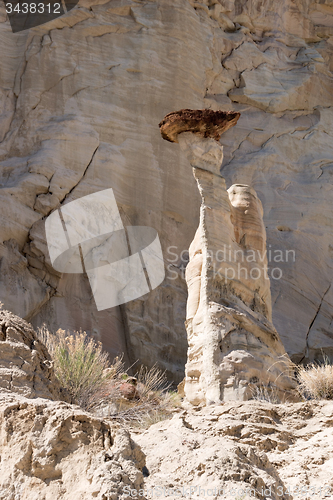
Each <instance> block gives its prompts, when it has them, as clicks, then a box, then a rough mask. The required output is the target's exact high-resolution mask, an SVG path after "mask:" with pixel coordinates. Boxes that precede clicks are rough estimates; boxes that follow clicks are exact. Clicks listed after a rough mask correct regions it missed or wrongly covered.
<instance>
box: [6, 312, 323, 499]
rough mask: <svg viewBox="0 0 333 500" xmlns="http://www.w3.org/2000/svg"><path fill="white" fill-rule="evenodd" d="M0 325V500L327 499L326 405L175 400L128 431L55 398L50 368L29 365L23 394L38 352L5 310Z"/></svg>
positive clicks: (41, 356)
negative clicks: (170, 412)
mask: <svg viewBox="0 0 333 500" xmlns="http://www.w3.org/2000/svg"><path fill="white" fill-rule="evenodd" d="M0 321H1V325H2V328H1V331H2V332H3V336H2V338H1V340H0V348H1V351H3V352H5V353H7V354H6V359H7V365H8V366H7V372H6V371H5V370H4V360H3V359H1V360H0V386H1V389H0V396H1V397H0V436H1V438H0V455H1V461H0V499H1V500H36V499H37V498H38V500H74V499H75V500H91V499H92V498H96V499H97V500H118V499H119V500H129V499H130V498H135V497H138V498H143V499H145V498H146V499H149V498H156V497H166V498H170V500H174V499H175V498H190V497H191V498H200V497H201V498H202V497H203V492H204V491H205V497H209V498H213V499H217V498H218V492H219V491H220V494H222V493H221V492H222V491H223V492H225V494H227V497H228V498H230V497H234V498H243V499H245V498H249V497H250V496H251V498H258V499H260V500H263V499H264V498H272V499H274V500H278V499H281V498H282V499H284V500H291V499H292V498H326V499H331V498H332V496H333V495H332V489H333V475H332V465H333V444H332V426H333V403H332V402H329V401H326V402H324V401H321V402H315V401H307V402H303V403H285V404H273V403H268V402H264V401H253V400H252V401H246V402H236V401H232V402H226V403H222V404H219V405H210V406H207V407H205V408H202V407H199V406H198V407H195V408H194V407H193V406H192V405H190V404H187V405H186V404H183V408H182V409H180V410H179V411H178V412H177V413H176V414H175V415H174V416H173V418H172V419H171V420H165V421H162V422H159V423H157V424H155V425H153V426H151V427H150V428H149V429H147V430H146V431H143V430H142V429H141V430H140V429H138V428H137V427H136V428H132V429H131V433H130V432H129V430H128V429H124V428H123V427H122V426H120V425H116V424H115V423H114V422H113V421H112V420H108V419H102V418H97V417H95V416H93V415H92V414H89V413H87V412H85V411H83V410H81V409H80V408H79V407H78V406H75V405H71V404H69V403H67V402H65V401H59V398H60V397H61V394H60V393H59V392H58V394H57V393H56V389H57V385H56V381H55V379H54V373H53V368H52V366H48V367H47V370H46V373H45V371H43V369H40V366H41V365H40V364H39V365H38V363H35V365H34V366H35V377H34V386H33V387H34V390H35V392H34V393H33V392H32V389H31V387H32V384H31V376H30V375H31V370H30V368H29V363H31V359H37V360H38V361H39V363H44V364H45V362H47V361H49V357H48V353H47V351H46V349H45V347H44V346H42V344H40V343H39V342H38V340H37V338H36V335H35V333H34V330H33V329H32V328H31V327H30V325H28V324H27V323H26V322H24V321H23V320H20V318H17V317H15V316H13V315H12V314H10V313H7V312H1V317H0ZM4 334H6V338H4ZM28 339H29V342H30V346H29V342H28V341H27V340H28ZM29 353H30V358H29ZM22 368H23V369H22ZM9 371H11V373H12V382H11V384H10V386H8V373H9ZM23 372H24V373H23ZM18 373H20V379H19V381H20V383H18V376H17V374H18ZM49 380H52V387H53V389H54V392H53V393H52V392H51V390H50V387H49V392H48V394H47V395H46V393H45V391H46V387H47V381H49ZM58 389H59V388H58ZM58 389H57V390H58ZM43 391H44V392H43ZM42 394H43V397H40V396H41V395H42ZM36 396H39V397H36ZM45 396H46V397H45ZM57 399H58V400H57ZM190 487H192V491H189V488H190ZM296 487H298V488H302V489H301V492H302V493H301V494H300V493H297V492H296V491H295V489H294V488H296ZM162 488H165V490H163V489H162ZM179 488H184V490H179ZM200 488H201V490H200ZM215 488H216V491H215ZM208 491H209V493H208ZM214 491H215V492H214ZM246 491H247V492H248V493H246ZM190 494H191V496H190ZM199 495H200V496H199ZM219 498H221V496H220V497H219Z"/></svg>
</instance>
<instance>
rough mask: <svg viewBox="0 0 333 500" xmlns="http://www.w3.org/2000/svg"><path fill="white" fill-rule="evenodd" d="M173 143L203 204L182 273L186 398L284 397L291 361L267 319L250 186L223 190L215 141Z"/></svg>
mask: <svg viewBox="0 0 333 500" xmlns="http://www.w3.org/2000/svg"><path fill="white" fill-rule="evenodd" d="M178 142H179V145H180V147H181V149H182V150H183V151H184V153H185V154H186V156H187V158H188V159H189V161H190V163H191V165H192V167H193V174H194V177H195V179H196V181H197V184H198V189H199V192H200V195H201V198H202V203H201V208H200V224H199V228H198V230H197V233H196V236H195V238H194V240H193V242H192V244H191V246H190V252H189V253H190V261H189V264H188V266H187V268H186V281H187V283H188V303H187V315H186V328H187V334H188V343H189V349H188V358H187V364H186V367H185V384H184V391H185V396H186V400H187V401H189V402H191V403H192V404H194V405H198V404H200V403H206V404H211V403H217V402H219V401H222V400H224V401H227V400H232V399H241V400H246V399H250V398H251V397H252V393H251V389H252V391H253V389H254V388H255V386H256V385H258V384H259V385H260V386H266V387H267V386H268V385H269V386H274V387H275V389H276V390H277V391H278V392H279V391H281V394H285V392H288V391H290V392H291V391H292V389H293V387H294V383H293V382H292V379H291V375H292V373H291V369H290V359H289V357H288V355H287V354H286V352H285V349H284V347H283V344H282V342H281V340H280V338H279V335H278V333H277V331H276V330H275V328H274V326H273V324H272V321H271V320H272V307H271V294H270V281H269V278H268V276H267V272H266V271H267V258H266V254H265V250H266V232H265V227H264V224H263V221H262V216H263V210H262V205H261V202H260V200H259V199H258V197H257V195H256V193H255V191H254V190H253V189H252V188H251V187H250V186H246V185H239V184H238V185H234V186H231V187H230V188H229V190H228V191H227V190H226V185H225V180H224V178H223V177H222V176H221V175H220V166H221V164H222V160H223V147H222V146H221V144H220V143H219V142H217V141H216V140H214V139H212V138H207V139H204V138H201V137H199V136H197V135H194V134H193V133H191V132H184V133H181V134H179V136H178Z"/></svg>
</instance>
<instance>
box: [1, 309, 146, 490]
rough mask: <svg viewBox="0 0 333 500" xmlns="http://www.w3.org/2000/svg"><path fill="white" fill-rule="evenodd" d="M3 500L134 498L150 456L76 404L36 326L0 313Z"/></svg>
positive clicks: (125, 433)
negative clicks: (132, 490)
mask: <svg viewBox="0 0 333 500" xmlns="http://www.w3.org/2000/svg"><path fill="white" fill-rule="evenodd" d="M0 336H1V340H0V348H1V349H0V353H1V354H0V393H1V402H0V429H1V430H0V434H1V439H0V455H1V462H0V499H1V500H35V499H36V498H38V499H44V500H73V499H74V498H75V499H77V500H91V498H96V499H99V500H106V499H107V500H118V499H121V500H125V499H126V500H127V499H128V498H129V496H128V495H127V494H126V491H125V490H124V487H125V486H129V487H131V488H136V489H139V488H140V487H141V486H142V482H143V475H142V468H143V467H144V465H145V456H144V454H143V453H142V451H141V450H140V448H139V447H138V446H137V445H136V444H135V443H134V441H133V440H132V439H131V437H130V435H129V432H128V431H126V430H124V429H122V428H121V427H120V426H117V425H115V424H114V423H112V422H106V421H103V420H102V419H100V418H96V417H94V416H93V415H91V414H89V413H87V412H85V411H83V410H82V409H81V408H79V407H78V406H76V405H71V404H68V402H65V401H66V400H67V401H70V400H69V397H68V395H66V393H65V391H64V390H61V389H60V386H59V383H58V381H57V379H56V377H55V374H54V371H53V367H52V361H51V359H50V356H49V353H48V351H47V349H46V348H45V346H44V345H43V344H42V343H41V342H40V341H39V340H37V337H36V333H35V332H34V330H33V329H32V327H31V325H29V324H28V323H26V322H25V321H24V320H22V319H21V318H19V317H17V316H14V315H13V314H11V313H10V312H8V311H0Z"/></svg>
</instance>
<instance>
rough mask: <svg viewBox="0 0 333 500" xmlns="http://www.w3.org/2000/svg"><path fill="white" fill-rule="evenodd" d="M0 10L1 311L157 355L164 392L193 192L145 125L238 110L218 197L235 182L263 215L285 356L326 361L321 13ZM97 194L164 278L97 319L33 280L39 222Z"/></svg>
mask: <svg viewBox="0 0 333 500" xmlns="http://www.w3.org/2000/svg"><path fill="white" fill-rule="evenodd" d="M0 9H1V11H0V12H1V24H0V40H1V45H2V47H5V50H4V51H3V53H2V56H1V76H0V100H1V114H0V140H1V141H2V142H1V147H0V154H1V156H0V161H1V179H0V183H1V191H0V206H1V210H0V217H1V228H0V236H1V245H0V257H1V261H0V266H1V267H0V273H1V274H0V280H1V283H0V285H1V287H0V293H1V296H0V299H1V300H2V301H3V302H4V303H5V306H6V308H8V309H10V310H12V311H13V312H15V313H19V314H20V315H22V316H24V317H25V318H27V319H29V320H31V321H32V322H33V324H34V325H38V324H41V323H42V322H43V321H44V320H47V322H48V324H50V326H51V328H52V327H55V328H58V327H63V328H80V327H82V328H83V329H85V330H87V331H89V332H90V333H91V334H93V335H94V336H95V337H96V338H98V339H99V340H102V341H103V342H104V344H105V346H106V347H107V348H108V349H109V350H110V352H111V353H114V354H115V353H116V352H119V351H126V352H127V355H128V358H129V359H130V360H131V361H135V360H136V359H140V361H141V362H142V363H145V364H147V365H150V364H153V362H155V360H157V361H158V362H159V364H160V366H161V367H162V368H165V369H166V370H167V371H168V373H169V375H170V378H173V379H174V380H175V381H179V380H181V378H182V376H183V366H184V364H185V360H186V348H187V343H186V333H185V328H184V320H185V304H186V298H187V291H186V284H185V280H184V276H183V273H182V270H181V269H180V268H181V266H182V265H183V264H184V258H182V257H183V256H184V253H182V252H183V251H184V252H185V251H186V250H187V249H188V247H189V245H190V243H191V241H192V239H193V237H194V234H195V231H196V229H197V227H198V221H199V206H200V197H199V195H198V193H197V188H196V185H195V181H194V179H193V178H192V175H191V174H190V172H189V170H188V163H187V160H186V158H185V156H182V155H179V152H178V150H177V148H174V147H173V146H172V145H171V144H168V143H166V142H164V141H162V139H161V138H160V134H159V131H158V127H157V124H158V123H159V121H160V120H161V119H162V117H163V116H164V115H165V114H166V113H168V112H170V111H172V110H174V109H181V108H185V107H188V108H212V109H216V110H218V109H223V110H232V109H234V110H237V111H241V113H242V116H241V118H240V120H239V122H238V125H237V127H236V128H234V129H231V130H229V131H228V132H226V134H225V135H224V139H223V143H224V144H225V148H224V163H223V167H222V174H223V177H224V178H225V179H226V185H227V188H229V186H231V185H234V184H245V185H250V186H252V187H253V188H254V189H255V191H256V193H257V195H258V198H259V199H260V200H261V202H262V204H263V207H264V224H265V226H266V232H267V249H268V251H269V250H271V254H269V253H268V261H269V265H270V266H271V268H276V267H278V268H280V269H281V271H282V276H281V278H280V279H275V278H271V287H272V311H273V312H272V314H273V316H272V317H273V322H274V324H275V326H276V328H277V331H278V332H279V333H280V336H281V339H282V341H283V343H284V346H285V348H286V350H287V352H288V353H289V354H290V355H291V356H292V357H293V359H295V360H296V361H297V360H300V359H304V360H306V359H311V358H313V357H314V356H316V355H318V354H320V350H321V348H323V349H324V350H325V351H326V352H327V353H329V354H330V353H333V344H332V305H333V290H332V288H331V282H332V256H333V234H332V227H333V226H332V214H331V210H330V206H331V205H332V189H331V183H332V176H331V173H332V160H333V150H332V137H331V136H332V134H333V131H332V113H331V106H332V105H333V103H332V95H333V94H332V92H331V89H332V73H331V70H332V57H331V56H332V51H333V45H332V40H333V11H332V7H331V6H330V4H329V2H328V1H326V2H322V1H319V0H318V1H316V2H310V1H305V0H302V1H300V0H297V1H296V2H291V1H288V0H283V1H282V2H278V3H277V2H275V1H273V0H269V1H266V2H264V3H263V2H261V1H259V0H251V1H248V2H241V1H238V0H237V1H235V2H229V1H218V0H203V1H201V2H197V1H194V0H190V1H189V0H156V1H144V2H141V1H140V2H139V1H136V0H112V1H111V2H105V1H104V0H100V1H98V0H97V1H94V0H92V1H88V0H82V1H81V2H80V5H79V6H78V7H77V8H76V9H74V10H73V11H71V12H70V13H69V14H68V15H67V16H65V17H63V18H61V19H57V20H55V21H54V22H52V23H51V24H48V25H45V26H41V27H39V28H35V29H32V30H30V31H28V32H21V33H19V34H13V33H11V31H10V27H9V23H8V21H6V16H5V11H4V5H3V4H1V6H0ZM105 188H113V190H114V193H115V196H116V199H117V202H118V204H119V208H120V212H121V214H122V217H123V218H124V221H125V223H126V225H147V226H150V227H154V228H155V229H157V230H158V232H159V235H160V239H161V243H162V248H163V251H164V257H165V260H166V265H167V266H168V269H167V277H166V279H165V281H164V283H163V285H161V286H160V287H159V288H158V289H157V290H155V291H153V292H151V293H150V294H149V295H147V296H145V297H143V298H142V299H140V300H136V301H133V302H132V303H130V304H126V305H124V306H121V307H118V308H114V309H111V310H108V311H102V312H100V313H99V312H97V310H96V307H95V305H94V302H93V297H92V293H91V290H90V287H89V283H88V280H87V278H86V277H85V276H84V275H76V276H73V275H63V276H61V275H59V274H58V273H56V272H55V271H54V270H53V269H52V268H51V266H50V263H49V261H48V254H47V248H46V243H45V234H44V218H45V216H46V215H47V214H49V213H50V212H51V211H52V210H54V209H55V208H56V207H58V206H59V205H60V204H65V203H68V202H70V201H71V200H73V199H76V198H79V197H81V196H84V195H86V194H90V193H93V192H96V191H98V190H102V189H105ZM170 247H171V249H170ZM174 247H176V249H175V248H174ZM288 250H293V251H295V254H292V253H291V254H288V256H287V254H286V252H287V251H288ZM175 254H176V257H175V256H174V255H175ZM293 255H295V258H294V257H293ZM274 259H275V260H274ZM185 263H186V262H185ZM276 276H278V274H276Z"/></svg>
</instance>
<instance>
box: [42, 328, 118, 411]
mask: <svg viewBox="0 0 333 500" xmlns="http://www.w3.org/2000/svg"><path fill="white" fill-rule="evenodd" d="M38 337H39V339H40V340H41V341H42V342H43V343H44V344H45V345H46V347H47V349H48V351H49V353H50V355H51V357H52V360H53V367H54V371H55V374H56V376H57V378H58V380H59V382H60V383H61V385H62V387H64V388H65V389H67V390H68V392H69V393H70V395H71V396H72V398H73V400H74V401H75V402H76V403H77V404H79V405H80V406H82V408H85V409H87V408H88V407H89V401H90V399H91V397H92V396H93V394H94V393H95V392H96V391H98V390H100V389H101V388H102V387H103V386H104V385H105V384H106V383H108V381H109V380H110V379H111V378H114V377H116V376H117V375H118V372H119V371H121V369H122V362H121V360H119V359H117V360H116V361H115V362H114V363H113V364H112V366H111V367H110V362H109V356H108V354H107V353H106V352H103V349H102V344H101V343H100V342H96V341H95V340H94V339H92V338H90V337H89V336H88V335H87V334H86V333H85V332H74V333H73V334H71V333H69V332H66V331H65V330H61V329H59V330H58V331H57V332H56V333H55V334H53V333H51V332H49V330H48V329H47V328H46V327H45V326H43V327H42V328H40V329H39V331H38Z"/></svg>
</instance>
